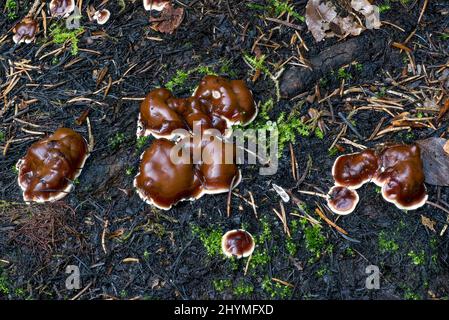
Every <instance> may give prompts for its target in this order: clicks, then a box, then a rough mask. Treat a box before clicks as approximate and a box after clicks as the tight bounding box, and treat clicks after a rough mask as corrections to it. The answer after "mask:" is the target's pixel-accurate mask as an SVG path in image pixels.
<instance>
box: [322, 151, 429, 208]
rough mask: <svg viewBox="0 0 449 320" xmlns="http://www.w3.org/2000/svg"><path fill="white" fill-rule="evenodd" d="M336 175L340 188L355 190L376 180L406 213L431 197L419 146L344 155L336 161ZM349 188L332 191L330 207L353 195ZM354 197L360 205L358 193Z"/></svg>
mask: <svg viewBox="0 0 449 320" xmlns="http://www.w3.org/2000/svg"><path fill="white" fill-rule="evenodd" d="M332 175H333V177H334V180H335V184H336V186H338V187H345V188H348V189H352V190H354V189H358V188H360V187H361V186H362V185H363V184H365V183H366V182H370V181H372V182H374V183H375V184H376V185H378V186H380V187H381V188H382V197H383V198H384V199H385V200H386V201H388V202H391V203H394V204H395V205H396V207H398V208H399V209H403V210H415V209H418V208H420V207H421V206H423V205H424V204H425V203H426V201H427V198H428V196H427V191H426V186H425V184H424V182H425V175H424V169H423V162H422V159H421V150H420V148H419V146H418V145H416V144H413V145H402V144H401V145H387V146H383V147H381V148H379V149H377V150H372V149H366V150H364V151H362V152H358V153H353V154H348V155H343V156H340V157H338V158H337V159H336V160H335V163H334V166H333V168H332ZM345 188H340V189H335V187H334V188H332V189H331V191H330V192H329V199H328V202H329V203H330V206H332V205H333V206H334V207H336V203H332V199H334V198H336V199H339V196H344V198H346V196H349V195H350V192H349V191H348V190H345ZM345 195H346V196H345ZM352 198H353V200H357V201H356V202H358V196H356V194H353V195H352ZM356 204H357V203H356ZM348 208H349V207H348ZM354 208H355V206H354ZM354 208H352V210H351V211H349V212H348V213H350V212H352V211H353V210H354ZM331 209H332V210H333V211H334V212H335V213H339V212H337V211H341V210H339V209H338V208H337V209H336V210H334V208H331ZM339 214H341V213H339Z"/></svg>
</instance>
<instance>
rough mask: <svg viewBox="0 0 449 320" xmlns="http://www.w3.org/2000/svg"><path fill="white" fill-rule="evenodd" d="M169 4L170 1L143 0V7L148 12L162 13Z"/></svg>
mask: <svg viewBox="0 0 449 320" xmlns="http://www.w3.org/2000/svg"><path fill="white" fill-rule="evenodd" d="M169 3H170V1H168V0H143V7H144V8H145V10H146V11H151V10H156V11H162V10H164V8H165V7H166V6H167V5H168V4H169Z"/></svg>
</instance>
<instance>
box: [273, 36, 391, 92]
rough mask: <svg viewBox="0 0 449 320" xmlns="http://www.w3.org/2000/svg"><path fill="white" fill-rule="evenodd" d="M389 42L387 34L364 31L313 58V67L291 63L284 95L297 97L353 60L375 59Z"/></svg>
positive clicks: (282, 82)
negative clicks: (377, 34)
mask: <svg viewBox="0 0 449 320" xmlns="http://www.w3.org/2000/svg"><path fill="white" fill-rule="evenodd" d="M386 45H387V44H386V39H385V38H381V37H376V36H373V35H362V36H359V37H357V38H352V39H349V40H347V41H344V42H341V43H338V44H336V45H333V46H331V47H329V48H327V49H325V50H323V51H322V52H321V53H320V54H319V55H317V56H315V57H312V58H311V59H310V64H311V68H312V70H310V69H306V68H300V67H291V68H290V69H288V70H287V71H285V72H284V74H283V75H282V78H281V82H280V89H281V96H282V97H283V98H292V97H295V96H297V95H298V94H301V93H302V92H304V91H306V90H308V89H310V88H311V87H313V86H314V85H315V83H316V82H317V81H318V80H319V79H320V78H322V77H323V76H325V75H327V74H329V73H331V72H332V71H333V70H337V69H339V68H340V67H342V66H344V65H346V64H349V63H351V62H352V61H355V60H357V61H358V62H359V63H363V62H365V61H368V60H370V61H373V60H374V59H375V57H376V56H377V55H379V54H382V52H383V51H382V49H384V48H385V47H386Z"/></svg>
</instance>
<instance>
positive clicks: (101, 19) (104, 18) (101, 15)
mask: <svg viewBox="0 0 449 320" xmlns="http://www.w3.org/2000/svg"><path fill="white" fill-rule="evenodd" d="M110 17H111V12H110V11H109V10H108V9H101V10H98V11H95V13H94V15H93V19H94V20H95V21H97V23H98V24H105V23H106V22H108V20H109V18H110Z"/></svg>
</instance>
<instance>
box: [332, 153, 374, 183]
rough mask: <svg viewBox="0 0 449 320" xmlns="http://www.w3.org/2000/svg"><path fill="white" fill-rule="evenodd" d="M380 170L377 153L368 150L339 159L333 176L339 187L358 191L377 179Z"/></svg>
mask: <svg viewBox="0 0 449 320" xmlns="http://www.w3.org/2000/svg"><path fill="white" fill-rule="evenodd" d="M378 168H379V160H378V157H377V155H376V153H375V151H374V150H371V149H367V150H364V151H362V152H358V153H353V154H347V155H343V156H340V157H338V158H337V159H336V160H335V162H334V165H333V167H332V176H333V177H334V180H335V184H336V185H337V186H343V187H347V188H350V189H358V188H360V187H361V186H362V185H363V184H365V183H366V182H368V181H370V180H371V179H373V178H374V177H375V175H376V173H377V170H378Z"/></svg>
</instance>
